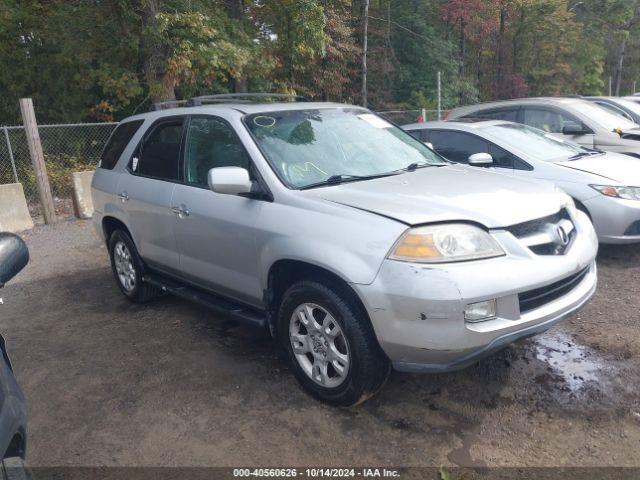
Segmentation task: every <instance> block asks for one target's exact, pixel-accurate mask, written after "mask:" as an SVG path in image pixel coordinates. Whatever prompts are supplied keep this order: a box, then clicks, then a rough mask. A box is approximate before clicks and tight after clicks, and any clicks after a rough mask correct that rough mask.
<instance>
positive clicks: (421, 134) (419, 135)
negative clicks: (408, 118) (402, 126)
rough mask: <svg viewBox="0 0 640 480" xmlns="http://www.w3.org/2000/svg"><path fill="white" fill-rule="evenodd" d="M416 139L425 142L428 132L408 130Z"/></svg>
mask: <svg viewBox="0 0 640 480" xmlns="http://www.w3.org/2000/svg"><path fill="white" fill-rule="evenodd" d="M407 132H409V133H410V134H411V136H413V137H414V138H417V139H418V140H420V141H423V142H424V137H425V136H426V130H422V129H418V130H407Z"/></svg>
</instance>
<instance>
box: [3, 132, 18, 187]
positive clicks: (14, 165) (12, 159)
mask: <svg viewBox="0 0 640 480" xmlns="http://www.w3.org/2000/svg"><path fill="white" fill-rule="evenodd" d="M3 130H4V138H5V140H6V141H7V150H8V151H9V161H10V162H11V170H13V178H14V179H15V180H16V183H20V181H19V180H18V171H17V170H16V161H15V159H14V158H13V150H12V149H11V140H9V130H8V129H7V127H4V128H3Z"/></svg>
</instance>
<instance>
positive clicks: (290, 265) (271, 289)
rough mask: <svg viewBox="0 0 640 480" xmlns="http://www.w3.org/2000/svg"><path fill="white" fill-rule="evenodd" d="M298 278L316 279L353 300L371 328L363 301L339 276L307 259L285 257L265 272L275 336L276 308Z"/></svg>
mask: <svg viewBox="0 0 640 480" xmlns="http://www.w3.org/2000/svg"><path fill="white" fill-rule="evenodd" d="M301 280H315V281H318V282H320V283H323V284H324V285H327V286H329V287H333V288H335V289H336V290H338V292H340V293H342V294H344V295H346V296H347V297H348V298H349V299H350V300H351V301H352V302H353V306H354V307H355V308H356V309H357V310H358V313H360V314H361V315H364V318H365V319H366V320H367V321H368V322H369V324H370V325H371V326H372V328H373V325H372V324H371V319H370V318H369V314H368V312H367V309H366V307H365V306H364V302H363V301H362V299H361V298H360V296H359V295H358V293H357V292H356V291H355V290H354V289H353V287H351V285H350V284H349V282H348V281H347V280H345V279H344V278H343V277H342V276H340V275H339V274H337V273H335V272H333V271H331V270H329V269H327V268H325V267H321V266H319V265H316V264H313V263H310V262H306V261H303V260H295V259H286V258H285V259H280V260H277V261H275V262H274V263H273V264H272V265H271V267H270V268H269V272H268V274H267V289H266V291H265V304H266V306H267V311H268V313H269V315H268V318H269V329H270V331H271V334H272V335H273V336H274V337H275V336H277V317H278V308H279V307H280V303H281V301H282V297H283V295H284V293H285V292H286V291H287V289H288V288H289V287H290V286H291V285H293V284H294V283H296V282H298V281H301Z"/></svg>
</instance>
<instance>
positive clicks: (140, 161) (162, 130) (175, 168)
mask: <svg viewBox="0 0 640 480" xmlns="http://www.w3.org/2000/svg"><path fill="white" fill-rule="evenodd" d="M182 124H183V119H177V120H173V121H169V122H163V123H161V124H160V125H158V126H157V127H156V128H155V129H154V130H153V131H152V132H151V135H150V136H149V137H147V139H146V140H145V141H144V143H143V145H142V151H140V152H139V154H138V158H137V159H136V158H134V159H133V162H132V165H131V169H132V170H133V171H134V172H135V173H137V174H139V175H144V176H146V177H153V178H158V179H161V180H179V179H180V141H181V139H182Z"/></svg>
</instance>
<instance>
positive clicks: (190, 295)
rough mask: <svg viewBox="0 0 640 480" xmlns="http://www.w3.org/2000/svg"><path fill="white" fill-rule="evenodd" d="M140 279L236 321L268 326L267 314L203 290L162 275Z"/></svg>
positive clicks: (255, 325)
mask: <svg viewBox="0 0 640 480" xmlns="http://www.w3.org/2000/svg"><path fill="white" fill-rule="evenodd" d="M142 281H143V282H146V283H149V284H151V285H155V286H156V287H159V288H161V289H162V291H163V292H168V293H170V294H172V295H175V296H176V297H180V298H184V299H185V300H189V301H191V302H194V303H197V304H200V305H202V306H204V307H207V308H208V309H210V310H212V311H214V312H216V313H220V314H222V315H226V316H229V317H231V318H232V319H233V320H236V321H238V322H242V323H246V324H249V325H252V326H254V327H260V328H266V327H267V326H268V322H267V316H266V314H264V313H263V312H260V311H258V310H254V309H252V308H249V307H245V306H243V305H241V304H239V303H235V302H233V301H229V300H226V299H224V298H222V297H219V296H217V295H214V294H212V293H208V292H205V291H204V290H200V289H198V288H194V287H190V286H188V285H186V284H184V283H181V282H179V281H176V280H173V279H171V278H167V277H165V276H163V275H158V274H147V275H145V276H144V277H142Z"/></svg>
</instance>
